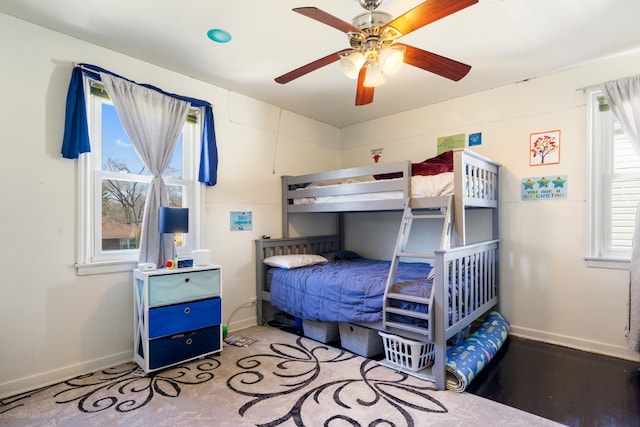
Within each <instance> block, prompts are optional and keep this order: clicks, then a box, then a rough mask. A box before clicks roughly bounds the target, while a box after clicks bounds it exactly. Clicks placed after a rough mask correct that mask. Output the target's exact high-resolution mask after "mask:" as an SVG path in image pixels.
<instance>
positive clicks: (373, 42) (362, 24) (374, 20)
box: [275, 0, 478, 105]
mask: <svg viewBox="0 0 640 427" xmlns="http://www.w3.org/2000/svg"><path fill="white" fill-rule="evenodd" d="M358 1H359V2H360V5H361V6H362V7H363V8H364V9H366V10H367V12H365V13H362V14H360V15H358V16H356V17H355V18H354V19H353V20H352V23H351V24H350V23H347V22H345V21H343V20H341V19H339V18H336V17H335V16H333V15H331V14H329V13H327V12H324V11H323V10H320V9H318V8H316V7H299V8H295V9H293V11H294V12H297V13H299V14H301V15H304V16H306V17H308V18H311V19H315V20H316V21H319V22H322V23H323V24H326V25H329V26H330V27H333V28H335V29H337V30H340V31H342V32H344V33H346V34H347V35H348V36H349V43H350V45H351V48H349V49H342V50H339V51H337V52H334V53H332V54H330V55H327V56H325V57H323V58H320V59H317V60H315V61H313V62H310V63H309V64H306V65H303V66H302V67H299V68H296V69H295V70H293V71H290V72H288V73H286V74H283V75H281V76H279V77H276V79H275V81H276V82H278V83H281V84H285V83H289V82H290V81H292V80H295V79H297V78H298V77H301V76H304V75H305V74H308V73H310V72H312V71H315V70H317V69H319V68H321V67H324V66H325V65H329V64H332V63H334V62H336V61H338V60H339V61H340V66H341V68H342V70H343V72H344V74H345V75H347V77H350V78H353V79H355V78H357V79H358V86H357V90H356V105H366V104H370V103H371V102H373V92H374V88H375V87H376V86H378V85H380V84H381V83H383V82H384V78H385V76H387V75H390V74H392V73H394V72H395V71H397V69H398V68H399V66H400V65H401V64H402V63H403V62H404V63H407V64H409V65H413V66H414V67H418V68H421V69H423V70H426V71H429V72H432V73H435V74H438V75H440V76H442V77H446V78H448V79H451V80H454V81H458V80H460V79H461V78H463V77H464V76H466V75H467V73H468V72H469V70H471V66H469V65H466V64H463V63H461V62H458V61H455V60H453V59H449V58H445V57H444V56H440V55H437V54H435V53H431V52H427V51H425V50H422V49H418V48H417V47H413V46H410V45H407V44H403V43H396V42H395V41H396V39H398V38H400V37H402V36H404V35H407V34H409V33H410V32H412V31H415V30H417V29H419V28H421V27H424V26H425V25H427V24H430V23H432V22H434V21H437V20H438V19H441V18H444V17H445V16H449V15H451V14H453V13H455V12H458V11H460V10H462V9H464V8H467V7H469V6H472V5H474V4H476V3H478V0H427V1H425V2H424V3H421V4H419V5H418V6H416V7H414V8H413V9H411V10H409V11H408V12H406V13H404V14H402V15H400V16H399V17H397V18H395V19H394V18H393V17H392V16H391V15H390V14H388V13H387V12H383V11H378V10H376V9H377V8H378V6H380V4H381V3H382V0H358Z"/></svg>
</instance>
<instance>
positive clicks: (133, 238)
mask: <svg viewBox="0 0 640 427" xmlns="http://www.w3.org/2000/svg"><path fill="white" fill-rule="evenodd" d="M87 83H88V84H85V88H87V94H86V99H87V104H88V105H87V115H88V123H89V133H90V139H91V153H86V154H84V155H83V156H81V162H80V176H81V179H80V180H79V182H80V189H79V194H80V199H81V200H80V205H81V212H80V221H79V223H80V231H79V233H78V235H79V237H80V245H79V248H80V250H79V254H78V255H79V256H78V271H79V274H92V273H93V272H103V271H105V264H107V265H114V264H115V265H117V264H123V263H124V265H123V268H118V267H117V266H116V267H115V270H114V269H113V267H107V270H108V271H120V270H125V269H130V268H131V265H130V264H131V263H134V264H135V263H137V260H138V248H139V242H140V231H141V226H142V217H143V214H144V205H145V200H146V197H147V190H148V188H149V183H150V182H151V176H150V174H149V171H148V170H147V169H146V168H145V167H144V165H143V164H142V162H141V161H140V159H139V158H138V155H137V154H136V152H135V150H134V148H133V145H132V144H131V142H130V140H129V138H128V136H127V134H126V132H125V131H124V129H123V127H122V125H121V123H120V120H119V118H118V115H117V113H116V110H115V107H114V106H113V104H112V103H111V101H110V99H109V96H108V94H107V93H106V92H105V90H104V87H103V86H102V85H101V84H100V83H99V82H95V81H93V80H90V79H87ZM199 117H200V111H199V110H197V109H193V110H190V112H189V115H188V118H187V121H186V123H185V125H184V128H183V130H182V134H181V135H180V138H179V140H178V144H177V146H176V150H175V153H174V156H173V159H172V161H171V163H170V166H169V168H168V169H167V171H166V172H165V175H164V180H165V184H166V185H167V192H168V197H169V206H172V207H188V208H190V209H189V215H190V218H189V224H190V226H189V229H190V230H193V231H192V232H191V233H187V234H185V235H180V234H177V235H176V247H177V250H178V253H179V254H185V253H190V251H191V250H192V249H194V248H196V247H198V244H199V242H196V241H195V240H196V236H198V235H199V233H197V232H196V230H197V229H198V228H199V227H197V219H198V215H197V214H196V213H197V212H199V205H200V194H199V192H198V190H197V189H198V188H199V186H198V185H197V161H198V155H199V144H198V141H199V135H200V134H201V131H200V120H199ZM81 270H82V272H81Z"/></svg>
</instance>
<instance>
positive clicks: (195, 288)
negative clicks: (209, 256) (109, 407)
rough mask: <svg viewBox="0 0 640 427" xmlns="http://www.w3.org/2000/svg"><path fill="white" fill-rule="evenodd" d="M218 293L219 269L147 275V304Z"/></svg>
mask: <svg viewBox="0 0 640 427" xmlns="http://www.w3.org/2000/svg"><path fill="white" fill-rule="evenodd" d="M218 295H220V270H218V269H215V270H201V271H189V272H179V270H178V272H176V273H169V274H161V275H157V276H150V277H149V306H150V307H153V306H158V305H168V304H175V303H178V302H183V301H189V300H194V299H203V298H208V297H213V296H218Z"/></svg>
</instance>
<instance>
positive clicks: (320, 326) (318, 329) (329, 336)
mask: <svg viewBox="0 0 640 427" xmlns="http://www.w3.org/2000/svg"><path fill="white" fill-rule="evenodd" d="M302 331H303V332H304V336H305V337H307V338H311V339H312V340H316V341H320V342H322V343H329V342H332V341H337V340H338V337H339V336H340V334H339V332H338V323H337V322H315V321H313V320H304V319H303V320H302Z"/></svg>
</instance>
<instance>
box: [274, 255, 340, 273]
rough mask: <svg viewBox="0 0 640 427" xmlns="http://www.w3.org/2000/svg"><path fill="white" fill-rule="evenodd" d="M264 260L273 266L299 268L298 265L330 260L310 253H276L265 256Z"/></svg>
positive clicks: (302, 265)
mask: <svg viewBox="0 0 640 427" xmlns="http://www.w3.org/2000/svg"><path fill="white" fill-rule="evenodd" d="M262 262H264V263H265V264H267V265H269V266H271V267H280V268H286V269H291V268H298V267H306V266H309V265H314V264H323V263H325V262H329V260H327V259H326V258H325V257H322V256H320V255H308V254H300V255H276V256H270V257H267V258H265V259H264V260H263V261H262Z"/></svg>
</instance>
